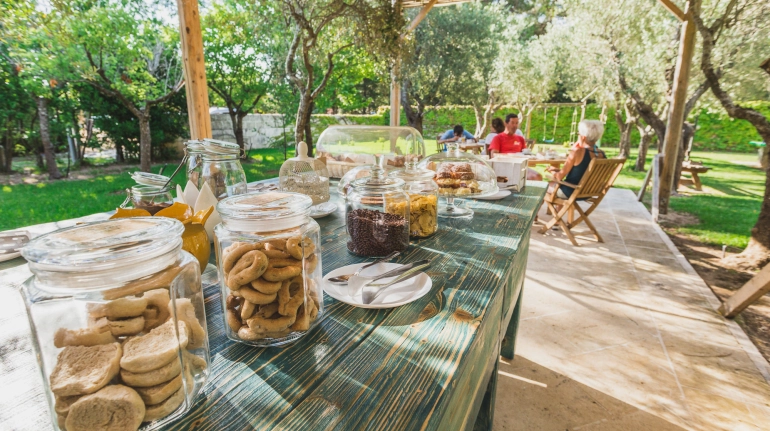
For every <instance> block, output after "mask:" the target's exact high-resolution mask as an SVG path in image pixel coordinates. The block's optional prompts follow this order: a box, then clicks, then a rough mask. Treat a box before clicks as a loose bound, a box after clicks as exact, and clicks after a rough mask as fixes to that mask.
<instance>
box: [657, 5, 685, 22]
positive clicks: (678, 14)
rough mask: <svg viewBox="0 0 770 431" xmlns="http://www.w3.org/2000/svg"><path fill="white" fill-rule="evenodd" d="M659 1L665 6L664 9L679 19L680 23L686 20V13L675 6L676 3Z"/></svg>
mask: <svg viewBox="0 0 770 431" xmlns="http://www.w3.org/2000/svg"><path fill="white" fill-rule="evenodd" d="M658 1H659V2H660V4H662V5H663V7H665V8H666V9H668V11H669V12H671V13H672V14H674V16H675V17H677V18H678V19H679V21H684V20H685V19H686V18H685V14H684V12H682V9H679V6H677V5H675V4H674V2H672V1H671V0H658Z"/></svg>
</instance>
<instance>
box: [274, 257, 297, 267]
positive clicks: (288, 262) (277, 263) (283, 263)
mask: <svg viewBox="0 0 770 431" xmlns="http://www.w3.org/2000/svg"><path fill="white" fill-rule="evenodd" d="M267 265H268V266H271V267H273V268H285V267H287V266H300V265H302V261H301V260H297V259H294V258H291V257H290V258H287V259H278V258H275V259H270V262H269V263H268V264H267Z"/></svg>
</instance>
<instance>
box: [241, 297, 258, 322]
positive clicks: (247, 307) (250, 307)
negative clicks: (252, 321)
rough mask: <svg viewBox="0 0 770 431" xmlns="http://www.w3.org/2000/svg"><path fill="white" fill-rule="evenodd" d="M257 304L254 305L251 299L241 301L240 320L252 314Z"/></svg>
mask: <svg viewBox="0 0 770 431" xmlns="http://www.w3.org/2000/svg"><path fill="white" fill-rule="evenodd" d="M256 309H257V306H256V305H254V303H253V302H251V301H248V300H246V301H243V305H242V306H241V320H246V319H248V318H250V317H251V316H253V315H254V311H256Z"/></svg>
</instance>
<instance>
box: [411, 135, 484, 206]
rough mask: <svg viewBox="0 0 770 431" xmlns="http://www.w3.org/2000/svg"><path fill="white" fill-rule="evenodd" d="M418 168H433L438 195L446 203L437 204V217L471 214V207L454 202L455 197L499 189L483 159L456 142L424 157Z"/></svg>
mask: <svg viewBox="0 0 770 431" xmlns="http://www.w3.org/2000/svg"><path fill="white" fill-rule="evenodd" d="M418 166H419V167H420V168H424V169H430V170H432V171H434V172H436V184H438V195H439V197H442V198H446V202H447V203H446V206H442V207H440V208H439V211H438V215H439V217H471V216H473V210H471V209H470V208H462V207H459V206H457V205H456V202H455V199H456V198H468V197H481V196H489V195H493V194H495V193H497V192H498V191H499V189H498V187H497V176H496V174H495V171H494V169H492V167H491V166H489V164H487V162H485V161H484V160H483V159H481V158H479V157H477V156H475V155H473V154H471V153H466V152H462V151H460V148H459V145H458V144H457V143H455V142H450V143H447V151H446V152H442V153H438V154H434V155H432V156H430V157H427V158H425V159H423V160H422V161H421V162H420V163H419V165H418Z"/></svg>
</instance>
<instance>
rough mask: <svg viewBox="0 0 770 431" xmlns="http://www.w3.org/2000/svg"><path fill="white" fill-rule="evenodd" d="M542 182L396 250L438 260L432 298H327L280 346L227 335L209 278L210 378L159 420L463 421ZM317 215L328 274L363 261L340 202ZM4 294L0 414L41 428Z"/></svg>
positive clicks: (411, 425)
mask: <svg viewBox="0 0 770 431" xmlns="http://www.w3.org/2000/svg"><path fill="white" fill-rule="evenodd" d="M544 193H545V183H537V182H535V183H532V182H531V183H529V184H528V186H527V188H526V190H525V191H524V192H523V193H521V194H513V195H511V196H510V197H507V198H505V199H503V200H499V201H473V200H468V201H467V202H468V205H469V206H470V207H471V208H473V209H474V211H475V215H474V217H473V218H472V219H456V220H447V219H440V220H439V231H438V232H437V233H436V234H435V235H434V236H433V237H431V238H428V239H425V240H421V241H413V242H412V244H411V246H410V247H409V249H408V250H407V251H406V252H404V253H402V254H401V256H400V257H399V258H398V259H397V260H395V262H405V261H415V260H419V259H432V261H433V263H432V266H431V268H430V270H429V271H428V274H429V275H430V276H431V278H432V280H433V289H432V291H431V292H430V293H429V294H428V295H426V296H424V297H423V298H421V299H419V300H417V301H415V302H413V303H411V304H408V305H405V306H402V307H398V308H395V309H389V310H365V309H359V308H355V307H352V306H349V305H347V304H344V303H341V302H338V301H336V300H334V299H332V298H330V297H328V296H325V298H324V304H325V316H324V318H323V320H322V321H321V322H320V323H319V325H318V326H317V327H316V328H315V329H314V330H313V331H311V332H310V333H308V334H307V335H306V336H305V337H304V338H302V339H300V340H299V341H297V342H296V343H294V344H293V345H290V346H287V347H283V348H268V349H261V348H254V347H251V346H247V345H244V344H240V343H235V342H231V341H229V340H228V339H227V338H226V336H225V332H224V325H225V323H224V320H223V319H222V310H221V303H220V298H219V290H218V286H212V287H209V288H207V290H206V315H207V319H208V331H209V344H210V347H211V364H210V367H211V368H210V377H209V380H208V382H207V384H206V386H205V387H204V389H203V393H202V395H200V396H199V398H198V399H197V402H196V403H195V405H194V406H193V408H192V410H191V412H190V413H189V414H188V415H187V416H185V417H184V418H183V419H181V420H179V421H177V422H175V423H174V424H172V425H170V426H168V427H167V428H166V429H169V430H188V429H190V430H192V429H194V430H242V429H284V430H364V429H366V430H388V431H390V430H401V429H408V430H412V429H414V430H442V431H443V430H451V429H458V427H454V426H455V425H456V424H461V423H467V422H468V420H469V418H468V417H467V416H468V415H469V414H471V413H470V410H471V409H470V408H469V406H468V404H469V403H470V402H471V401H472V400H473V399H474V397H475V394H477V393H478V392H479V391H481V392H483V391H484V389H485V387H482V385H484V384H485V383H484V382H485V381H484V380H483V379H482V378H481V375H482V373H483V372H485V370H488V362H489V358H490V356H494V359H495V360H496V357H497V353H496V352H499V348H500V340H501V339H502V337H503V335H504V334H505V331H506V327H502V325H503V324H502V323H501V322H503V321H504V320H505V319H504V316H506V315H508V316H509V317H508V318H509V319H510V312H509V310H510V308H511V307H510V306H511V304H510V303H511V301H515V300H516V298H515V297H514V298H511V295H510V294H506V292H505V286H506V283H509V279H510V278H511V277H512V274H513V275H514V276H515V274H517V273H520V274H522V275H523V272H524V270H525V266H526V249H527V246H528V241H529V232H530V227H531V225H532V222H533V219H534V217H535V214H536V213H537V210H538V208H539V206H540V204H541V202H542V198H543V195H544ZM333 195H336V193H333ZM333 199H336V198H333ZM318 222H319V224H320V225H321V229H322V242H323V272H324V274H325V273H327V272H329V271H331V270H333V269H334V268H338V267H341V266H344V265H348V264H352V263H356V262H361V261H363V260H364V259H362V258H359V257H356V256H354V255H352V254H350V253H348V252H347V249H346V239H347V234H346V232H345V224H344V209H343V206H342V205H341V204H340V205H339V209H338V211H337V212H336V213H334V214H332V215H330V216H328V217H325V218H323V219H320V220H318ZM522 250H523V251H522ZM519 255H524V258H523V259H522V258H520V257H518V256H519ZM3 268H4V267H3V266H0V286H2V285H6V287H7V285H8V284H10V283H15V282H19V281H21V280H19V278H20V275H19V268H15V273H14V277H10V276H9V277H7V278H6V279H3V276H4V275H8V274H11V272H13V271H14V269H5V270H4V269H3ZM5 268H8V266H5ZM24 271H26V269H24ZM516 294H518V292H516ZM6 295H9V294H8V292H7V290H6V291H5V292H4V293H3V294H2V295H0V304H5V305H0V325H3V326H4V327H7V326H5V325H6V324H12V326H14V327H15V328H16V329H14V330H13V331H10V332H11V334H10V335H8V334H7V333H6V334H3V335H0V346H4V347H2V350H0V385H2V386H3V387H6V386H7V385H8V384H12V385H13V384H15V385H16V387H19V384H22V385H24V391H22V394H23V396H20V395H22V394H10V395H8V394H6V395H3V394H2V393H1V392H2V391H0V404H2V405H4V406H6V408H4V409H0V410H2V411H0V424H1V423H4V422H5V423H9V424H13V425H14V426H16V425H19V428H14V429H30V430H32V429H35V430H39V429H44V427H41V424H44V423H45V422H48V419H47V418H46V417H45V416H46V412H45V410H43V409H45V408H46V407H45V402H44V400H43V397H42V389H36V388H41V387H42V385H41V383H40V381H39V380H40V377H39V374H37V372H36V370H35V366H34V357H33V355H32V354H31V352H30V351H29V349H30V347H29V342H28V340H24V339H20V338H23V333H24V331H23V330H22V329H19V327H20V325H21V324H22V323H26V319H25V317H24V314H23V309H22V310H19V309H13V310H9V309H8V307H12V305H9V304H8V303H9V302H13V301H5V300H4V297H5V296H6ZM16 303H17V304H16V307H18V305H19V304H21V301H20V300H17V301H16ZM20 320H24V322H21V323H20ZM9 337H12V339H9ZM8 343H16V345H15V346H14V345H13V344H11V347H10V348H9V347H8V346H9V344H8ZM495 349H497V350H495ZM20 355H21V356H20ZM24 355H26V356H24ZM23 357H27V358H28V360H27V361H23V360H21V358H23ZM11 360H12V362H13V363H10V362H9V361H11ZM22 362H23V363H22ZM30 362H31V364H30ZM25 380H26V381H25ZM11 392H13V390H12V391H11ZM30 398H32V399H33V400H32V401H30ZM14 407H19V408H14ZM33 407H34V409H35V410H36V412H35V413H34V415H30V413H31V412H30V411H29V410H30V409H31V408H33ZM20 415H28V416H26V420H21V418H20ZM6 420H7V421H8V422H6ZM27 425H28V426H29V428H27V427H26V426H27ZM0 427H1V426H0Z"/></svg>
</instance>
